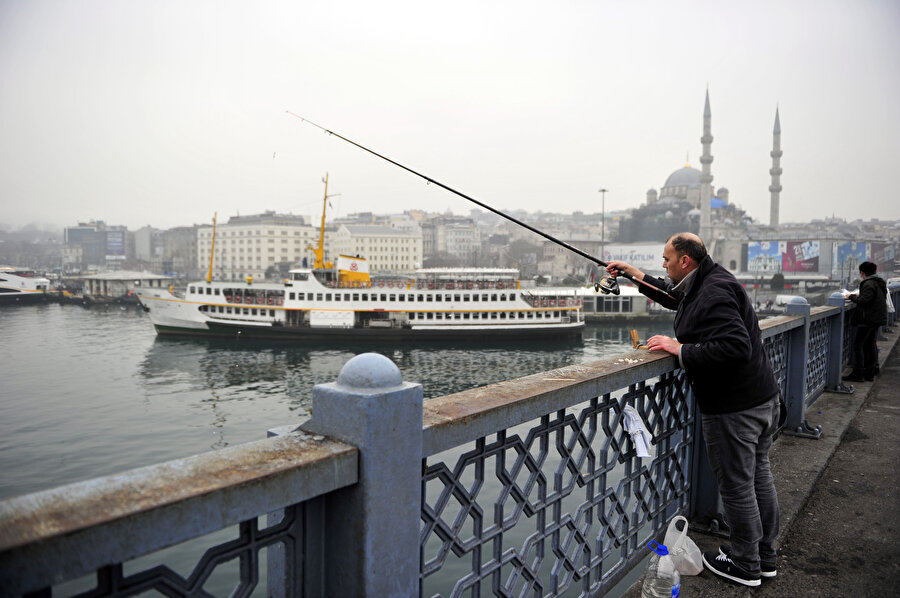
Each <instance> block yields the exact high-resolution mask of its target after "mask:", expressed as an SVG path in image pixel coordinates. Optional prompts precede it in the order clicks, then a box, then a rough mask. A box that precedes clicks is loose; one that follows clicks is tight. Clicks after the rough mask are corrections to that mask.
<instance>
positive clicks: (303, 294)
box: [292, 293, 306, 301]
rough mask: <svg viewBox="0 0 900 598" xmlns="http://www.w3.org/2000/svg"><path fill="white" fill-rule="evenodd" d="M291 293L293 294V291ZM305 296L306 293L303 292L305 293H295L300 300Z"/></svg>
mask: <svg viewBox="0 0 900 598" xmlns="http://www.w3.org/2000/svg"><path fill="white" fill-rule="evenodd" d="M292 294H293V293H292ZM305 297H306V294H305V293H297V299H299V300H300V301H303V299H304V298H305Z"/></svg>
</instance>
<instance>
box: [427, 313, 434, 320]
mask: <svg viewBox="0 0 900 598" xmlns="http://www.w3.org/2000/svg"><path fill="white" fill-rule="evenodd" d="M428 319H429V320H433V319H434V314H433V313H431V312H428Z"/></svg>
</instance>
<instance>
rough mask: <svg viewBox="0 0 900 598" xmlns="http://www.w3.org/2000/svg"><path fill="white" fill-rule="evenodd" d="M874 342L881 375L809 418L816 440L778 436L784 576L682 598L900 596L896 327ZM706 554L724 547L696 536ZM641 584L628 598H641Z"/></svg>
mask: <svg viewBox="0 0 900 598" xmlns="http://www.w3.org/2000/svg"><path fill="white" fill-rule="evenodd" d="M885 336H886V338H887V340H886V341H881V342H879V343H878V347H879V357H880V361H881V375H880V376H878V377H876V379H875V382H865V383H861V384H856V385H855V387H856V388H855V391H854V392H853V394H851V395H846V394H835V393H827V392H826V393H825V394H823V395H822V396H821V397H820V398H819V399H818V400H817V401H816V402H815V403H813V405H812V406H811V407H810V408H809V409H808V410H807V414H806V417H807V421H808V422H809V423H810V424H811V425H812V426H816V425H821V426H822V435H821V437H820V438H819V439H818V440H810V439H804V438H797V437H794V436H784V435H782V436H781V437H780V438H779V439H778V441H777V442H776V443H775V445H774V447H773V448H772V452H771V455H770V456H771V460H772V471H773V474H774V476H775V486H776V488H777V490H778V498H779V504H780V507H781V536H780V549H779V562H778V576H777V577H776V578H774V579H771V580H769V579H764V580H763V583H762V586H760V587H757V588H747V587H744V586H740V585H737V584H733V583H730V582H727V581H725V580H722V579H720V578H718V577H716V576H714V575H713V574H711V573H709V572H708V571H704V572H703V573H701V574H700V575H699V576H695V577H685V578H682V593H681V595H682V596H685V597H688V598H695V597H698V598H706V597H712V596H716V597H720V596H721V597H741V598H744V597H749V596H752V597H754V598H761V597H764V598H770V597H783V596H791V597H805V596H810V597H813V596H815V597H817V598H822V597H835V598H843V597H847V596H855V597H859V598H863V597H868V596H898V595H900V440H898V439H900V352H897V351H894V350H893V349H894V345H895V343H896V341H897V338H898V328H896V327H895V329H894V331H893V332H888V333H885ZM691 537H692V538H693V539H694V541H695V542H696V543H697V545H698V546H699V547H700V549H701V550H704V551H705V550H716V549H717V548H718V545H719V544H720V543H721V542H723V541H727V540H723V539H722V538H719V537H715V536H707V535H704V534H701V533H698V532H691ZM640 583H641V582H640V581H638V582H637V583H636V584H635V585H633V586H632V587H631V588H630V589H629V590H628V592H627V593H626V594H625V596H626V598H637V597H639V596H640Z"/></svg>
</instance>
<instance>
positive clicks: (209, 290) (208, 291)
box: [206, 287, 212, 295]
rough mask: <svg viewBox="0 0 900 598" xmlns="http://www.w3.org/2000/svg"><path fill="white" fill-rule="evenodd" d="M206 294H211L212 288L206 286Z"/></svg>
mask: <svg viewBox="0 0 900 598" xmlns="http://www.w3.org/2000/svg"><path fill="white" fill-rule="evenodd" d="M206 294H207V295H212V289H211V288H209V287H206Z"/></svg>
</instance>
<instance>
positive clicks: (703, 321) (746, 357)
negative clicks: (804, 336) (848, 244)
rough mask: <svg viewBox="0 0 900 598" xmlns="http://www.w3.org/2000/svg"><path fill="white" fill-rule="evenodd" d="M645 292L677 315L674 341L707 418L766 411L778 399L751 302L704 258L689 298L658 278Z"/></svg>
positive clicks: (730, 277) (736, 284) (648, 278)
mask: <svg viewBox="0 0 900 598" xmlns="http://www.w3.org/2000/svg"><path fill="white" fill-rule="evenodd" d="M644 281H645V282H647V283H649V284H651V285H653V286H654V287H656V289H662V290H664V291H666V292H668V293H670V294H671V295H675V298H674V299H673V298H671V297H669V296H667V295H665V294H663V293H662V292H660V291H658V290H656V289H650V288H647V287H646V286H644V285H641V286H640V289H641V292H642V293H643V294H644V295H646V296H647V297H649V298H650V299H652V300H654V301H656V302H658V303H659V304H661V305H662V306H663V307H667V308H669V309H675V310H677V313H676V314H675V336H676V338H677V339H678V342H680V343H682V345H683V346H682V347H681V360H682V363H683V365H684V369H685V372H686V373H687V375H688V379H689V380H690V382H691V388H692V389H693V391H694V396H695V397H697V401H698V403H699V405H700V410H701V411H702V412H703V413H707V414H714V413H733V412H735V411H743V410H744V409H749V408H750V407H755V406H757V405H762V404H763V403H765V402H767V401H770V400H772V399H773V398H774V397H775V396H776V395H777V394H778V385H777V383H776V381H775V375H774V374H773V372H772V366H771V364H770V363H769V358H768V357H767V356H766V354H765V352H764V351H763V345H762V339H761V338H760V331H759V320H758V319H757V317H756V313H755V312H754V311H753V307H752V306H751V304H750V298H749V297H748V296H747V292H746V291H745V290H744V288H743V287H742V286H741V284H740V283H739V282H738V281H737V280H736V279H735V277H734V276H733V275H732V274H731V272H729V271H728V270H726V269H725V268H723V267H722V266H720V265H719V264H717V263H715V262H714V261H712V259H711V258H710V257H709V256H706V257H705V258H703V261H701V262H700V265H699V267H698V268H697V270H696V271H695V273H694V276H693V279H692V280H690V281H689V287H688V289H687V291H686V292H685V294H683V295H680V296H679V295H677V291H673V290H672V285H671V284H669V283H667V282H665V281H664V280H662V279H659V278H653V277H651V276H644Z"/></svg>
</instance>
